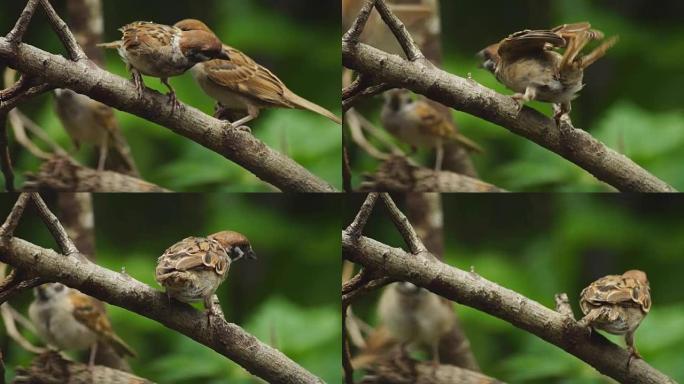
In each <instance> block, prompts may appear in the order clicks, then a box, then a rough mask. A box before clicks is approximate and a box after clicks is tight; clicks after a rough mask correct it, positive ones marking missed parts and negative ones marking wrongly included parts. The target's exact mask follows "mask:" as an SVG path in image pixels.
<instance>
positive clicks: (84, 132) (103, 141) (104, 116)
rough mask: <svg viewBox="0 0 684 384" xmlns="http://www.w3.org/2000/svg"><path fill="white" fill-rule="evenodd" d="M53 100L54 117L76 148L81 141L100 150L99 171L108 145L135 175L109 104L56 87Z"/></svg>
mask: <svg viewBox="0 0 684 384" xmlns="http://www.w3.org/2000/svg"><path fill="white" fill-rule="evenodd" d="M55 101H56V110H57V116H58V117H59V120H60V121H61V122H62V126H63V127H64V130H65V131H66V132H67V134H69V136H70V137H71V140H72V141H73V143H74V146H75V147H76V149H79V148H80V144H81V143H85V144H89V145H93V146H96V147H97V148H98V149H99V160H98V163H97V170H98V171H102V170H104V167H105V162H106V160H107V154H108V153H109V148H110V147H111V148H113V149H114V150H116V151H117V152H119V153H121V154H122V155H121V156H120V157H121V158H122V159H123V161H124V162H125V167H126V168H127V171H128V173H130V174H132V175H138V170H137V167H136V165H135V164H134V163H133V162H132V161H131V156H130V148H129V147H128V144H127V143H126V141H125V140H124V138H123V136H122V134H121V131H120V130H119V126H118V124H117V121H116V117H115V116H114V110H113V109H112V108H111V107H109V106H107V105H105V104H102V103H100V102H99V101H95V100H93V99H91V98H90V97H88V96H85V95H81V94H78V93H76V92H74V91H72V90H70V89H56V90H55Z"/></svg>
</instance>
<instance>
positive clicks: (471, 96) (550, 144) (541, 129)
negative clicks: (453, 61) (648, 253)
mask: <svg viewBox="0 0 684 384" xmlns="http://www.w3.org/2000/svg"><path fill="white" fill-rule="evenodd" d="M378 1H380V0H378ZM380 2H381V1H380ZM345 37H346V36H345ZM342 62H343V64H344V66H346V67H347V68H350V69H353V70H356V71H358V72H359V73H360V74H372V75H373V78H374V79H375V81H378V82H384V83H388V84H392V85H394V86H396V87H401V88H406V89H410V90H411V91H414V92H416V93H419V94H422V95H425V96H427V97H428V98H430V99H432V100H435V101H438V102H440V103H442V104H444V105H446V106H449V107H451V108H454V109H457V110H459V111H464V112H467V113H470V114H472V115H474V116H478V117H480V118H482V119H485V120H487V121H490V122H492V123H494V124H497V125H500V126H502V127H504V128H506V129H508V130H510V131H511V132H513V133H515V134H517V135H520V136H523V137H526V138H528V139H530V140H532V141H534V142H536V143H537V144H539V145H541V146H543V147H545V148H547V149H549V150H551V151H552V152H554V153H556V154H558V155H560V156H562V157H564V158H566V159H568V160H570V161H572V162H573V163H575V164H577V165H578V166H580V167H582V168H584V169H585V170H587V171H588V172H590V173H591V174H592V175H594V176H595V177H596V178H598V179H599V180H602V181H604V182H606V183H608V184H610V185H612V186H614V187H615V188H617V189H619V190H621V191H623V192H630V191H633V192H675V190H674V188H672V187H671V186H670V185H668V184H667V183H665V182H664V181H662V180H660V179H658V178H657V177H655V176H653V175H652V174H650V173H649V172H647V171H646V170H644V169H643V168H641V167H640V166H639V165H637V164H636V163H634V162H633V161H632V160H630V159H629V158H627V157H626V156H624V155H622V154H619V153H617V152H615V151H614V150H612V149H610V148H608V147H607V146H606V145H605V144H603V143H602V142H600V141H598V140H596V139H595V138H593V137H592V136H591V135H590V134H589V133H587V132H585V131H583V130H580V129H574V128H572V127H571V126H569V125H568V126H567V127H566V129H562V130H559V129H557V126H556V124H555V122H554V121H553V119H550V118H548V117H546V116H544V115H542V114H541V113H539V112H537V111H536V110H533V109H531V108H529V107H525V108H523V110H522V111H521V112H520V113H519V114H518V112H517V105H516V103H515V102H514V101H513V100H512V99H511V98H510V97H509V96H504V95H501V94H499V93H496V92H495V91H493V90H491V89H489V88H486V87H483V86H481V85H480V84H478V83H476V82H474V81H472V80H469V79H464V78H461V77H458V76H455V75H452V74H449V73H447V72H445V71H442V70H440V69H439V68H436V67H434V66H432V65H429V64H426V63H425V61H424V60H416V61H410V60H405V59H403V58H401V57H399V56H396V55H390V54H388V53H386V52H383V51H381V50H378V49H376V48H373V47H371V46H368V45H365V44H362V43H356V42H354V41H353V40H352V39H343V40H342Z"/></svg>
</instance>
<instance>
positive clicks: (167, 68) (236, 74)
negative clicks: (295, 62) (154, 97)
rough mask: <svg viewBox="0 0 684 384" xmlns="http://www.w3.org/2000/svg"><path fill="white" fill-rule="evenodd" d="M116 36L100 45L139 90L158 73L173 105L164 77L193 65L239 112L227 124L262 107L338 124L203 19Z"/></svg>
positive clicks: (129, 29) (130, 29) (203, 83)
mask: <svg viewBox="0 0 684 384" xmlns="http://www.w3.org/2000/svg"><path fill="white" fill-rule="evenodd" d="M120 30H121V32H122V33H123V37H122V39H121V40H119V41H114V42H111V43H106V44H100V45H99V46H101V47H105V48H112V49H117V50H118V52H119V55H120V56H121V58H122V59H123V61H124V62H125V63H126V65H127V67H128V70H129V71H130V72H131V74H132V76H133V81H134V83H135V85H136V88H137V89H138V92H139V93H140V94H142V92H143V89H144V83H143V80H142V76H141V74H143V75H148V76H153V77H158V78H160V79H161V81H162V82H163V83H164V84H165V85H166V86H167V87H168V88H169V91H170V92H169V101H170V102H172V103H173V106H174V110H175V109H176V108H177V107H178V100H177V99H176V96H175V92H174V90H173V88H172V87H171V85H170V84H169V83H168V78H169V77H173V76H178V75H181V74H183V73H185V72H186V71H187V70H189V69H191V68H192V73H193V75H194V77H195V79H196V80H197V82H198V84H199V85H200V87H201V88H202V89H203V90H204V92H206V93H207V94H208V95H209V96H211V97H212V98H214V99H215V100H216V101H218V102H219V104H220V105H221V106H222V107H223V108H226V109H230V110H239V111H243V114H244V117H242V118H240V119H238V120H236V121H235V122H232V123H231V126H233V127H239V126H241V125H242V124H245V123H247V122H249V121H251V120H253V119H255V118H256V117H257V116H258V115H259V112H260V110H261V109H264V108H294V109H304V110H309V111H312V112H315V113H317V114H319V115H322V116H325V117H326V118H328V119H330V120H332V121H334V122H335V123H337V124H341V123H342V121H341V119H340V118H339V117H338V116H336V115H335V114H333V113H332V112H330V111H328V110H327V109H325V108H323V107H321V106H319V105H317V104H314V103H312V102H310V101H308V100H306V99H304V98H303V97H301V96H298V95H297V94H295V93H294V92H292V91H291V90H290V89H289V88H287V87H286V86H285V84H284V83H283V82H282V81H281V80H280V79H279V78H278V77H277V76H276V75H274V74H273V72H271V71H269V70H268V69H266V68H265V67H263V66H261V65H259V64H258V63H257V62H255V61H254V60H252V59H251V58H250V57H249V56H247V55H246V54H244V53H243V52H241V51H239V50H237V49H235V48H233V47H231V46H229V45H226V44H223V43H222V42H221V40H220V39H219V38H218V37H217V36H216V34H215V33H214V32H213V31H212V30H211V29H210V28H209V27H208V26H207V25H206V24H205V23H203V22H201V21H199V20H195V19H185V20H181V21H179V22H178V23H176V24H175V25H173V26H168V25H163V24H156V23H151V22H141V21H137V22H133V23H130V24H128V25H126V26H124V27H122V28H121V29H120Z"/></svg>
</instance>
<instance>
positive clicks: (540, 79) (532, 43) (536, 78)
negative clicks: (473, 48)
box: [478, 22, 618, 126]
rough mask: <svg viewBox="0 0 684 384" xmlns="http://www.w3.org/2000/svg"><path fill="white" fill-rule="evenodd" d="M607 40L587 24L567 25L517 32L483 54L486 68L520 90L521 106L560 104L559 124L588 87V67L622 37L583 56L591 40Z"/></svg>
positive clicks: (483, 63)
mask: <svg viewBox="0 0 684 384" xmlns="http://www.w3.org/2000/svg"><path fill="white" fill-rule="evenodd" d="M603 38H604V35H603V33H602V32H601V31H598V30H595V29H591V24H589V23H587V22H581V23H575V24H563V25H560V26H558V27H556V28H553V29H551V30H524V31H520V32H516V33H513V34H512V35H510V36H508V37H507V38H505V39H503V40H501V41H500V42H498V43H496V44H492V45H490V46H488V47H487V48H485V49H483V50H482V51H480V52H479V53H478V56H479V57H480V59H481V60H482V67H483V68H485V69H487V70H489V71H490V72H492V73H493V74H494V75H495V76H496V78H497V80H498V81H499V82H501V83H502V84H504V85H505V86H506V87H508V88H509V89H511V90H512V91H514V92H516V93H515V94H514V95H513V96H512V97H513V99H514V100H515V101H516V103H518V105H519V107H520V108H522V106H523V104H524V103H525V102H528V101H530V100H538V101H543V102H547V103H554V104H556V112H555V114H554V119H555V120H556V124H557V125H559V126H560V118H561V117H562V116H563V115H566V114H569V113H570V110H571V101H572V100H573V99H574V98H575V97H577V93H578V92H579V91H580V90H582V88H583V87H584V84H583V83H582V79H583V76H584V70H585V69H586V68H587V67H589V66H590V65H591V64H593V63H594V62H596V60H598V59H600V58H601V57H603V56H604V55H605V53H606V51H608V49H610V48H611V47H612V46H614V45H615V44H616V43H617V41H618V37H617V36H615V37H611V38H609V39H607V40H605V41H603V42H602V43H601V44H600V45H599V46H598V47H596V48H595V49H594V50H593V51H591V53H589V54H588V55H582V50H583V49H584V47H585V46H586V45H587V44H588V43H589V42H591V41H593V40H602V39H603ZM558 49H564V51H563V52H562V53H559V52H558V51H557V50H558Z"/></svg>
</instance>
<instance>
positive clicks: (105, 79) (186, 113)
mask: <svg viewBox="0 0 684 384" xmlns="http://www.w3.org/2000/svg"><path fill="white" fill-rule="evenodd" d="M0 60H2V61H6V62H7V65H9V66H10V67H12V68H15V69H16V70H18V71H19V72H21V73H23V74H27V75H31V76H40V78H41V79H42V80H43V81H45V82H47V83H49V84H50V85H51V86H53V87H62V88H70V89H72V90H74V91H76V92H78V93H81V94H84V95H87V96H89V97H91V98H92V99H95V100H97V101H100V102H102V103H104V104H107V105H110V106H112V107H114V108H117V109H119V110H122V111H125V112H129V113H132V114H134V115H137V116H140V117H142V118H145V119H147V120H150V121H152V122H154V123H157V124H159V125H162V126H164V127H167V128H168V129H170V130H171V131H173V132H175V133H177V134H179V135H182V136H185V137H187V138H189V139H191V140H193V141H195V142H197V143H199V144H201V145H203V146H204V147H206V148H208V149H210V150H212V151H214V152H216V153H218V154H220V155H222V156H224V157H225V158H227V159H229V160H231V161H233V162H235V163H237V164H239V165H240V166H242V167H244V168H245V169H247V170H248V171H250V172H252V173H254V174H255V175H256V176H257V177H259V178H261V179H263V180H264V181H266V182H268V183H271V184H273V185H274V186H276V187H278V188H279V189H280V190H283V191H289V192H334V191H335V189H334V188H333V187H332V186H330V185H329V184H328V183H327V182H325V181H323V180H321V179H319V178H318V177H316V176H314V175H313V174H311V173H310V172H309V171H308V170H306V169H305V168H303V167H302V166H301V165H299V164H297V163H296V162H294V161H293V160H292V159H290V158H289V157H287V156H285V155H283V154H280V153H278V152H276V151H274V150H273V149H271V148H269V147H268V146H266V145H265V144H264V143H263V142H261V141H260V140H258V139H257V138H255V137H254V136H252V135H251V134H249V133H247V132H244V131H241V130H238V129H229V128H227V127H226V124H225V123H224V122H221V121H220V120H217V119H214V118H212V117H210V116H208V115H206V114H205V113H203V112H201V111H199V110H197V109H195V108H193V107H190V106H187V105H183V106H182V108H181V109H180V111H176V113H172V112H173V111H172V107H171V105H169V103H168V102H167V101H168V99H167V98H166V96H164V95H162V94H161V93H159V92H156V91H152V90H150V89H146V90H145V92H144V94H143V96H142V98H139V97H138V93H137V91H136V89H135V86H134V85H133V84H132V83H131V82H130V81H128V80H126V79H124V78H122V77H120V76H116V75H114V74H111V73H109V72H107V71H104V70H102V69H100V68H97V67H95V66H88V65H84V64H83V63H74V62H72V61H69V60H67V59H65V58H63V57H61V56H58V55H53V54H50V53H48V52H45V51H43V50H40V49H38V48H36V47H33V46H30V45H26V44H21V45H19V47H17V48H16V49H13V48H12V46H11V44H10V42H9V41H8V40H7V39H5V38H0Z"/></svg>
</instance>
